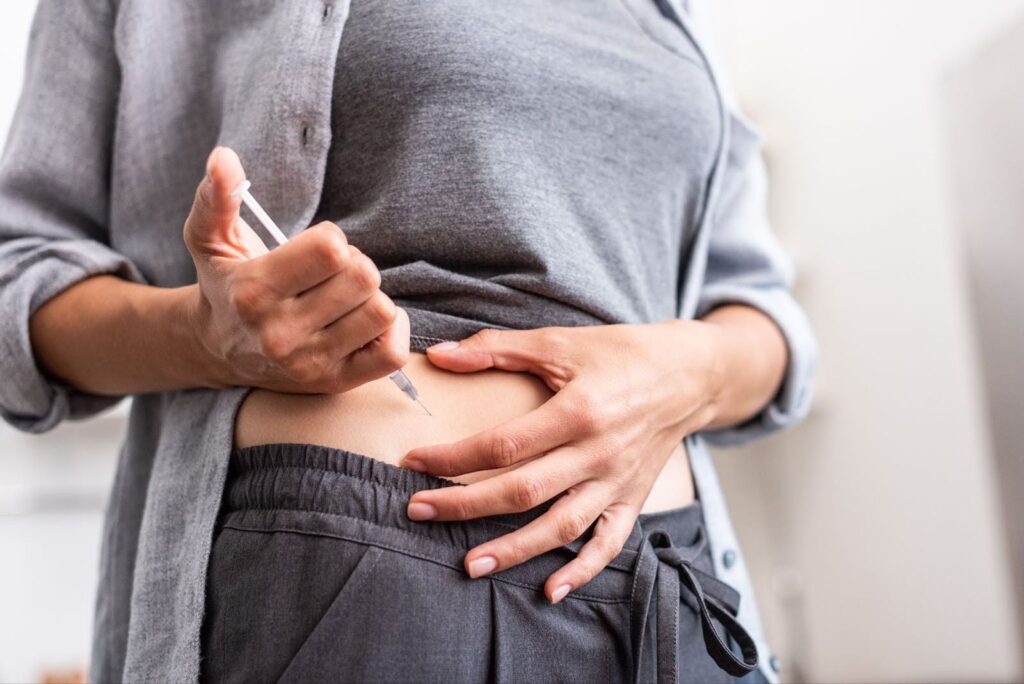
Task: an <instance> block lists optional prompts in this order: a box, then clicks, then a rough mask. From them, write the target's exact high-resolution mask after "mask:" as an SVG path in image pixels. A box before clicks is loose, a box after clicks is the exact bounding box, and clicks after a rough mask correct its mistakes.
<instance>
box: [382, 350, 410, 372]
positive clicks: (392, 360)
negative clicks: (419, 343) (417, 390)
mask: <svg viewBox="0 0 1024 684" xmlns="http://www.w3.org/2000/svg"><path fill="white" fill-rule="evenodd" d="M379 358H380V362H381V364H382V365H383V366H384V368H385V369H386V370H387V371H388V372H393V371H396V370H398V369H399V368H403V367H404V366H405V364H407V363H408V362H409V349H408V347H400V348H397V349H396V348H395V347H382V348H381V350H380V357H379Z"/></svg>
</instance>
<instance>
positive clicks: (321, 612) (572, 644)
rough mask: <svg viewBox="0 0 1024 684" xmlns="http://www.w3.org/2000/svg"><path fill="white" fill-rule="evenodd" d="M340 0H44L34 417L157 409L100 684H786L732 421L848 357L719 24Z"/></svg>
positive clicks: (619, 2) (104, 607)
mask: <svg viewBox="0 0 1024 684" xmlns="http://www.w3.org/2000/svg"><path fill="white" fill-rule="evenodd" d="M314 5H315V7H314V6H313V5H310V4H309V3H273V2H269V0H268V1H267V2H256V3H252V2H245V3H242V2H238V3H234V2H222V3H201V2H194V3H191V2H182V3H164V2H156V1H155V0H135V1H133V2H127V1H125V2H120V3H117V2H109V1H108V0H89V1H88V2H80V3H75V4H73V5H68V4H67V3H59V2H56V1H55V0H43V2H41V4H40V8H39V11H38V15H37V19H36V24H35V27H34V30H33V40H32V47H31V50H30V59H29V67H28V71H27V76H26V83H25V90H24V94H23V96H22V101H21V105H20V107H19V110H18V114H17V116H16V120H15V122H14V126H13V128H12V132H11V137H10V140H9V143H8V148H7V151H6V153H5V156H4V159H3V164H2V166H0V208H2V209H3V211H0V237H2V243H0V278H2V281H3V283H4V287H3V291H2V293H0V298H2V306H3V311H4V312H5V314H6V316H5V321H6V323H5V326H4V328H3V341H4V345H3V349H4V353H3V355H2V359H3V372H4V375H5V376H6V377H9V378H11V381H10V382H8V383H5V384H4V385H3V386H2V388H0V408H2V409H3V414H4V417H5V419H7V420H8V421H9V422H11V423H12V424H14V425H16V426H18V427H21V428H23V429H26V430H31V431H43V430H46V429H49V428H51V427H53V426H54V425H56V424H57V423H58V422H59V421H61V420H62V419H64V418H67V417H82V416H85V415H89V414H91V413H94V412H96V411H99V410H101V409H102V408H104V407H106V406H109V405H110V404H111V403H113V402H114V401H116V400H117V398H118V397H120V396H123V395H127V394H132V395H136V396H135V400H134V402H133V405H132V414H131V422H130V428H129V433H128V436H127V440H126V442H125V445H124V448H123V450H122V454H121V459H120V463H119V468H118V473H117V477H116V481H115V483H114V490H113V492H112V496H111V500H110V507H109V510H108V514H107V526H106V531H105V538H104V549H103V567H102V579H101V586H100V591H99V597H98V602H97V624H96V640H95V650H94V661H93V664H92V667H93V679H95V680H96V681H107V680H120V679H125V680H129V681H135V680H174V681H177V680H195V679H196V678H197V677H200V676H202V677H203V678H204V679H209V680H213V681H217V680H222V679H227V680H232V679H235V680H240V681H241V680H246V681H248V680H253V679H255V680H264V679H278V678H281V679H285V680H293V681H306V680H310V679H314V678H316V679H327V678H330V679H344V680H440V679H457V680H479V679H496V680H509V679H512V680H534V679H583V678H588V679H590V678H602V679H616V680H617V679H630V678H632V679H640V680H644V681H647V680H652V679H655V678H657V679H660V680H668V679H673V678H680V679H688V680H698V681H713V680H716V679H728V678H730V677H731V676H740V675H743V674H745V673H747V672H750V671H751V670H752V669H753V668H754V666H755V664H757V663H758V650H760V656H761V657H760V663H761V673H762V674H763V676H764V677H767V678H769V679H772V678H773V676H774V674H773V672H772V668H771V667H769V666H768V662H769V661H770V658H769V657H768V654H767V653H766V652H765V648H764V646H763V645H755V641H756V640H757V639H758V636H757V635H758V634H759V630H758V627H757V618H756V614H755V609H754V606H753V603H752V596H751V595H750V591H749V583H748V581H747V579H746V576H745V571H744V569H743V564H742V562H741V560H740V559H739V557H738V555H737V551H736V549H735V542H734V539H733V538H732V532H731V529H730V527H729V523H728V518H727V516H726V514H725V511H724V508H723V504H722V500H721V492H720V490H719V489H718V486H717V483H716V479H715V475H714V471H713V469H712V466H711V463H710V460H709V458H708V456H707V453H706V451H705V450H704V445H703V440H702V437H703V438H707V439H712V440H717V441H719V442H721V443H730V442H733V443H734V442H738V441H741V440H744V439H748V438H751V437H754V436H757V435H760V434H763V433H765V432H768V431H770V430H773V429H777V428H780V427H783V426H785V425H788V424H791V423H793V422H795V421H796V420H798V419H799V418H800V417H801V416H802V415H803V414H804V413H805V412H806V409H807V404H808V401H809V392H808V391H806V390H807V386H808V383H809V378H810V375H811V370H812V367H813V363H814V354H815V350H814V342H813V338H812V336H811V333H810V330H809V328H808V326H807V323H806V321H805V319H804V318H803V316H802V314H801V313H800V311H799V309H798V308H797V307H796V306H795V304H794V303H793V302H792V300H791V299H790V297H789V295H788V293H787V286H788V280H789V278H788V272H787V270H786V265H785V261H784V258H783V257H782V255H781V254H780V253H779V251H778V247H777V245H776V244H775V242H774V241H773V239H772V237H771V235H770V232H769V231H768V228H767V225H766V223H765V220H764V207H763V198H762V196H761V193H762V183H763V178H762V171H761V167H760V165H759V158H758V156H757V154H756V138H755V137H754V136H753V135H752V134H751V133H750V131H749V130H748V129H747V128H746V127H745V126H744V125H743V124H742V123H741V122H740V120H739V119H738V118H736V116H734V115H733V114H731V113H730V111H731V110H730V109H729V108H728V106H727V101H726V99H725V98H724V96H723V92H722V89H721V87H720V86H719V84H718V81H717V80H716V79H715V77H714V75H713V73H712V71H711V68H710V65H709V63H708V61H707V57H706V54H705V52H704V50H703V48H702V46H701V44H700V43H698V42H697V41H696V40H695V39H694V36H693V29H692V27H691V25H690V19H689V17H690V13H691V12H693V11H694V10H695V8H681V9H682V10H683V11H681V12H677V11H676V10H675V9H674V8H673V6H672V5H671V3H668V2H651V1H650V0H602V1H601V2H592V1H590V0H587V1H586V2H583V1H582V0H581V1H579V2H570V3H544V2H539V1H536V2H534V1H530V2H524V3H477V2H469V1H468V0H445V2H438V3H430V4H428V5H413V4H406V3H404V2H403V3H399V2H383V1H378V2H371V1H369V0H362V1H359V2H354V3H352V4H351V6H349V4H348V3H326V4H316V3H314ZM218 144H222V145H229V146H230V147H231V148H232V149H227V148H217V149H215V150H214V152H213V153H212V154H209V155H208V151H209V150H210V149H211V148H213V147H214V146H215V145H218ZM233 150H236V151H237V152H238V153H239V154H237V155H236V153H235V151H233ZM239 156H241V158H242V159H244V161H245V167H244V168H243V166H242V163H241V161H240V159H239ZM204 160H205V164H206V177H205V179H203V180H202V181H201V182H200V183H199V187H198V190H197V191H196V192H194V193H193V189H194V184H195V179H196V178H197V177H198V176H200V175H201V174H202V169H203V164H204ZM246 177H248V178H249V179H250V180H251V181H252V182H253V192H254V193H255V194H257V195H258V196H259V197H260V199H261V200H262V201H263V203H264V204H265V206H266V207H267V208H268V210H269V213H270V214H271V215H272V216H274V217H275V218H276V219H277V220H278V222H279V223H280V224H281V225H282V226H283V227H284V228H285V229H286V231H287V232H288V233H289V234H290V235H291V237H292V239H291V241H290V242H289V243H288V244H287V245H285V246H283V247H281V248H279V249H275V250H274V251H273V252H269V253H268V252H267V250H266V248H265V247H264V246H263V243H262V241H261V240H260V238H259V237H258V235H257V233H256V232H254V231H253V230H252V229H251V228H250V227H249V225H248V224H246V223H245V222H244V221H243V220H241V219H240V217H239V213H238V212H239V202H238V200H237V199H236V198H235V197H234V196H233V194H232V191H233V190H234V189H235V188H236V187H237V186H238V185H239V184H240V183H241V182H242V181H243V180H244V179H246ZM193 195H194V199H193V197H192V196H193ZM190 201H191V202H192V205H193V206H192V208H191V210H189V207H188V204H189V202H190ZM186 215H187V216H188V218H187V220H185V230H184V237H185V240H184V244H181V241H180V239H179V235H180V233H179V232H178V231H179V230H180V226H181V222H182V220H183V218H184V217H185V216H186ZM307 226H312V227H310V228H309V229H308V230H303V229H304V228H306V227H307ZM339 226H340V227H339ZM455 342H459V344H455ZM428 348H430V351H429V353H427V354H426V355H424V354H423V353H421V352H423V351H424V350H426V349H428ZM403 367H404V369H405V371H406V373H407V374H408V376H409V377H410V378H411V379H412V381H413V382H414V383H415V384H416V386H417V388H418V390H419V392H420V396H421V398H422V400H423V402H424V403H425V405H426V407H427V408H429V409H430V412H431V414H432V415H427V414H426V413H424V412H423V411H422V409H420V408H419V407H418V406H417V405H416V404H415V403H412V402H410V401H409V399H408V398H407V397H405V396H403V395H402V394H401V393H400V392H399V391H398V390H397V389H396V388H395V387H394V385H392V384H391V383H390V382H388V381H387V380H386V379H385V376H387V375H388V374H389V373H391V372H393V371H394V370H396V369H398V368H403ZM253 388H254V389H253ZM250 390H251V391H250ZM684 438H685V441H684ZM691 470H692V475H691ZM438 476H441V477H443V478H447V479H455V480H457V481H459V482H462V483H466V485H467V486H451V483H450V482H448V481H446V480H445V479H439V477H438ZM694 485H696V486H695V487H694ZM698 498H699V501H697V500H696V499H698ZM641 513H642V515H641ZM218 514H219V515H218ZM638 516H639V517H638ZM737 590H738V591H737ZM737 611H738V612H737ZM735 615H738V619H737V618H736V617H734V616H735ZM751 633H752V634H753V635H754V638H753V639H752V638H751V636H750V634H751ZM758 646H759V648H758ZM752 676H755V675H752Z"/></svg>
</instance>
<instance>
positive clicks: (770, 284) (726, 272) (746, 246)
mask: <svg viewBox="0 0 1024 684" xmlns="http://www.w3.org/2000/svg"><path fill="white" fill-rule="evenodd" d="M729 121H730V136H729V137H730V143H729V151H728V154H727V165H726V168H725V171H724V175H723V177H722V186H721V189H720V196H719V200H718V203H717V205H716V207H715V210H714V214H713V215H712V216H711V224H710V226H709V229H710V231H709V235H708V254H707V266H706V271H705V278H704V284H703V287H702V289H701V293H700V297H699V302H698V306H697V317H701V316H703V315H705V314H706V313H708V312H709V311H711V310H712V309H714V308H715V307H718V306H721V305H723V304H730V303H737V304H746V305H748V306H751V307H754V308H756V309H758V310H760V311H762V312H763V313H765V314H766V315H767V316H769V317H770V318H771V319H772V320H773V321H774V322H775V324H776V325H777V326H778V327H779V329H780V330H781V331H782V334H783V336H784V337H785V340H786V345H787V348H788V352H789V353H788V363H787V367H786V371H785V376H784V378H783V382H782V385H781V387H780V389H779V391H778V393H777V394H776V395H775V397H774V398H773V399H772V401H771V402H770V403H769V404H768V405H767V406H765V407H764V408H763V409H762V410H761V412H760V413H758V414H757V415H755V416H754V417H752V418H751V419H749V420H747V421H746V422H744V423H742V424H740V425H736V426H733V427H729V428H723V429H718V430H708V431H705V432H703V433H702V435H703V436H704V437H705V438H706V439H707V440H708V441H709V442H711V443H712V444H717V445H723V446H725V445H735V444H742V443H744V442H747V441H749V440H752V439H755V438H758V437H761V436H763V435H766V434H768V433H771V432H774V431H776V430H779V429H782V428H785V427H788V426H791V425H793V424H795V423H797V422H798V421H800V420H801V419H802V418H804V416H806V415H807V412H808V410H809V408H810V403H811V395H812V393H813V376H814V371H815V368H816V366H817V358H818V345H817V340H816V339H815V336H814V333H813V331H812V329H811V325H810V323H809V321H808V319H807V316H806V315H805V314H804V312H803V310H802V309H801V308H800V306H799V305H798V304H797V303H796V301H795V300H794V299H793V296H792V294H791V293H790V288H791V286H792V284H793V268H792V264H791V262H790V261H789V259H788V257H787V256H786V254H785V253H784V252H783V251H782V248H781V246H780V244H779V242H778V240H777V239H776V237H775V235H774V234H773V232H772V230H771V226H770V225H769V221H768V210H767V201H766V185H767V181H766V172H765V165H764V160H763V158H762V155H761V153H760V138H759V136H758V135H757V134H756V133H755V132H754V131H753V129H752V128H751V127H750V126H749V125H748V124H747V123H746V122H745V121H743V119H742V118H741V117H740V116H739V115H738V114H736V113H735V112H733V113H732V114H730V116H729Z"/></svg>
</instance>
